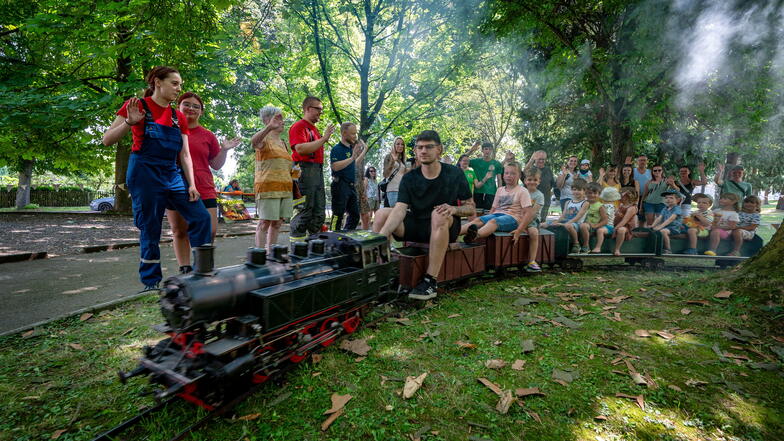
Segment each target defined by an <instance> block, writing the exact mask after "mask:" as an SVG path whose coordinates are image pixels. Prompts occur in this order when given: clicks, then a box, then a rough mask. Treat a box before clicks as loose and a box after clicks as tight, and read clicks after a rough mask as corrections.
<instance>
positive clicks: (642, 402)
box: [615, 392, 645, 410]
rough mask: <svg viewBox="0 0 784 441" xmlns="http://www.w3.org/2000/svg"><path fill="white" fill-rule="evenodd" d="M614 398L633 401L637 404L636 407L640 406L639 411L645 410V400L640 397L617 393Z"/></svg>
mask: <svg viewBox="0 0 784 441" xmlns="http://www.w3.org/2000/svg"><path fill="white" fill-rule="evenodd" d="M615 396H616V397H617V398H626V399H629V400H634V401H635V402H636V403H637V405H638V406H640V409H642V410H645V398H644V397H643V396H642V395H627V394H622V393H620V392H618V393H616V394H615Z"/></svg>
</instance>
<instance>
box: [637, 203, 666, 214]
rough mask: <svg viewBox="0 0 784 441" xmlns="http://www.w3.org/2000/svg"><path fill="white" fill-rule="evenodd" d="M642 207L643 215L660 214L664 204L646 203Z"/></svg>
mask: <svg viewBox="0 0 784 441" xmlns="http://www.w3.org/2000/svg"><path fill="white" fill-rule="evenodd" d="M642 206H643V211H645V214H648V213H653V214H659V213H661V211H662V210H664V204H649V203H647V202H643V204H642Z"/></svg>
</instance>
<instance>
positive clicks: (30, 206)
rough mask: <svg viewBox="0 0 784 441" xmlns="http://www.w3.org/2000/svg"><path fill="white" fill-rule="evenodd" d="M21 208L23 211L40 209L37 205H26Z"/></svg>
mask: <svg viewBox="0 0 784 441" xmlns="http://www.w3.org/2000/svg"><path fill="white" fill-rule="evenodd" d="M23 208H24V209H25V210H36V209H38V208H41V206H40V205H38V204H27V205H25V206H24V207H23Z"/></svg>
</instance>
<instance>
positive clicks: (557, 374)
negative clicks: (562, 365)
mask: <svg viewBox="0 0 784 441" xmlns="http://www.w3.org/2000/svg"><path fill="white" fill-rule="evenodd" d="M579 376H580V374H579V373H578V372H577V371H576V370H574V369H553V380H556V381H558V380H561V381H563V382H565V383H571V382H572V381H574V380H576V379H577V378H579Z"/></svg>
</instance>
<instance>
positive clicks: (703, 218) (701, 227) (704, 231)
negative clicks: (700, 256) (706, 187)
mask: <svg viewBox="0 0 784 441" xmlns="http://www.w3.org/2000/svg"><path fill="white" fill-rule="evenodd" d="M692 200H693V201H695V202H697V211H695V212H693V213H691V216H689V217H687V218H685V219H683V224H684V225H685V226H686V228H688V230H686V234H687V235H688V236H689V248H686V250H684V251H683V254H690V255H695V254H697V238H699V237H708V236H709V235H710V227H711V225H712V224H713V212H712V211H711V210H710V208H711V206H712V205H713V198H712V197H710V196H708V195H707V194H705V193H697V194H695V195H694V196H693V197H692Z"/></svg>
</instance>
